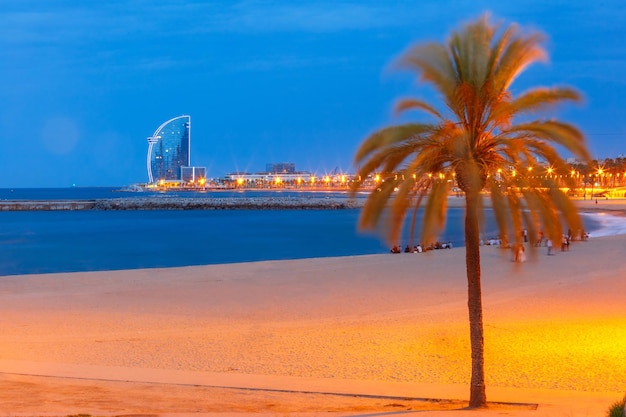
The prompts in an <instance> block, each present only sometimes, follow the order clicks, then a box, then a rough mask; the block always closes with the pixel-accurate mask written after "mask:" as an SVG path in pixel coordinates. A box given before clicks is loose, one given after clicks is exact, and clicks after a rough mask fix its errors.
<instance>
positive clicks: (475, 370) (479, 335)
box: [465, 191, 487, 408]
mask: <svg viewBox="0 0 626 417" xmlns="http://www.w3.org/2000/svg"><path fill="white" fill-rule="evenodd" d="M479 199H480V194H479V193H477V192H473V191H470V192H467V193H466V194H465V203H466V209H465V267H466V271H467V292H468V294H467V307H468V309H469V322H470V341H471V346H472V380H471V383H470V401H469V406H470V408H479V407H486V406H487V396H486V393H485V370H484V341H483V308H482V293H481V289H480V235H479V232H478V219H479V216H480V213H479V212H478V210H480V204H479V203H480V200H479Z"/></svg>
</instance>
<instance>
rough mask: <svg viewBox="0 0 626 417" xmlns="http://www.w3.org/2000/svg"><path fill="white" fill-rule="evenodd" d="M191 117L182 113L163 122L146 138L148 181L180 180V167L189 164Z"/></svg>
mask: <svg viewBox="0 0 626 417" xmlns="http://www.w3.org/2000/svg"><path fill="white" fill-rule="evenodd" d="M190 133H191V117H190V116H187V115H182V116H178V117H174V118H173V119H170V120H168V121H166V122H165V123H163V124H162V125H161V126H159V128H158V129H157V130H155V131H154V134H153V135H152V136H150V137H149V138H148V158H147V165H148V182H149V183H155V182H159V181H162V180H163V181H180V180H181V179H182V178H181V176H182V170H181V168H182V167H188V166H189V165H190V158H189V144H190V136H191V135H190Z"/></svg>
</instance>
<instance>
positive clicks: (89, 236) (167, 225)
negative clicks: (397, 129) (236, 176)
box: [0, 189, 615, 275]
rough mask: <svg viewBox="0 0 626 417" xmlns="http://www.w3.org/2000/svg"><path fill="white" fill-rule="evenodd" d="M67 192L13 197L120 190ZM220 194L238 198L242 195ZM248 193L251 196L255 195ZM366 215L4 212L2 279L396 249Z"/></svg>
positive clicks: (452, 227) (455, 225)
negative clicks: (366, 224)
mask: <svg viewBox="0 0 626 417" xmlns="http://www.w3.org/2000/svg"><path fill="white" fill-rule="evenodd" d="M60 190H61V191H57V192H55V191H51V190H49V189H48V190H46V189H41V190H37V191H35V192H33V191H31V192H26V191H23V190H20V191H13V192H11V191H8V193H12V194H13V195H14V194H15V193H16V192H17V193H18V194H19V195H20V198H24V199H34V198H36V197H34V196H33V195H37V196H38V197H37V198H46V199H55V198H59V199H66V198H73V199H92V198H109V197H106V195H108V194H110V193H112V192H114V191H112V189H84V190H81V191H79V192H76V191H75V190H74V191H71V190H72V189H60ZM6 192H7V191H6V190H3V191H2V192H0V196H2V198H5V197H4V195H5V194H6ZM125 194H126V193H124V195H125ZM129 194H133V193H129ZM137 194H143V193H137ZM218 195H219V196H224V197H233V195H235V196H236V195H241V193H234V194H233V193H218ZM256 195H257V196H259V197H265V196H267V195H274V196H275V195H276V194H275V193H273V192H272V193H260V194H256ZM344 195H345V194H344ZM245 196H247V197H250V193H248V194H245ZM213 197H214V198H219V197H215V196H213ZM130 198H132V197H130ZM463 213H464V211H463V209H456V208H451V209H449V210H448V219H447V223H446V229H445V231H444V233H442V235H441V239H442V242H448V241H449V242H451V243H452V244H453V246H455V247H458V246H462V245H463V241H464V238H463ZM358 216H359V210H358V209H342V210H189V211H185V210H137V211H96V210H93V211H14V212H0V275H15V274H33V273H53V272H73V271H99V270H116V269H137V268H157V267H175V266H187V265H205V264H221V263H234V262H249V261H262V260H282V259H299V258H318V257H334V256H350V255H365V254H377V253H388V252H389V245H388V244H387V243H386V242H385V240H384V238H383V234H382V233H380V232H376V231H373V232H369V233H365V232H361V231H359V230H358V229H357V223H358ZM584 219H585V224H586V228H587V230H589V231H591V233H592V236H596V235H601V234H602V230H603V226H608V227H615V225H614V224H608V223H611V222H610V221H609V220H606V221H605V223H606V224H603V223H602V218H600V221H598V220H596V219H595V218H594V217H590V216H585V217H584ZM605 219H608V218H605ZM607 222H608V223H607ZM419 223H420V221H419V219H418V224H419ZM482 233H483V235H484V237H485V238H489V237H495V236H496V234H497V228H496V226H495V223H494V221H493V216H492V215H491V212H490V211H489V210H487V211H486V215H485V225H484V227H483V230H482ZM403 236H404V237H403V238H402V241H400V242H397V243H398V244H399V245H402V246H403V247H404V246H405V245H406V244H411V245H412V244H413V243H416V242H409V236H410V233H409V231H408V230H405V231H404V233H403Z"/></svg>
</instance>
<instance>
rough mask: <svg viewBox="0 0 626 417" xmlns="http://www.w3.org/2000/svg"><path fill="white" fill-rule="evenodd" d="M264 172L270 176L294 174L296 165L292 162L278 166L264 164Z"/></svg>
mask: <svg viewBox="0 0 626 417" xmlns="http://www.w3.org/2000/svg"><path fill="white" fill-rule="evenodd" d="M265 171H266V172H269V173H271V174H295V172H296V164H294V163H292V162H282V163H278V164H266V165H265Z"/></svg>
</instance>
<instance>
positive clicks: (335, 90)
mask: <svg viewBox="0 0 626 417" xmlns="http://www.w3.org/2000/svg"><path fill="white" fill-rule="evenodd" d="M487 11H488V12H490V13H491V15H492V21H494V22H498V21H502V22H504V23H511V22H516V23H518V24H520V25H521V26H522V27H523V28H525V29H529V30H537V31H541V32H543V33H544V34H545V35H546V42H545V44H544V46H545V48H546V49H547V51H548V53H549V56H550V60H549V62H547V63H545V64H537V65H534V66H532V67H530V68H529V69H528V70H527V71H526V72H525V73H524V74H522V75H521V76H520V77H519V78H518V80H517V81H516V82H515V83H514V84H513V86H512V90H513V92H514V93H515V92H520V91H523V90H525V89H526V88H528V87H530V86H536V85H544V86H552V85H568V86H573V87H576V88H577V89H578V90H580V91H581V93H582V94H583V96H584V97H585V100H584V103H582V104H580V105H569V106H566V107H563V108H561V109H559V111H558V112H557V113H556V114H555V116H557V117H559V118H562V119H564V120H567V121H570V122H573V123H575V124H576V125H577V126H579V127H580V128H581V129H582V130H583V132H584V133H585V134H586V136H587V139H588V142H589V148H590V150H591V152H592V154H593V156H594V157H595V158H599V159H603V158H606V157H616V156H618V155H620V154H626V140H625V138H626V106H625V105H624V101H625V99H624V97H626V77H625V76H624V74H626V8H624V7H623V0H607V1H597V2H590V1H577V0H569V1H561V0H557V1H550V2H546V1H545V0H541V1H540V0H537V1H516V2H508V1H486V0H473V1H450V0H438V1H432V0H421V1H395V2H387V1H367V0H365V1H354V2H339V1H321V0H320V1H307V2H298V1H289V2H287V1H283V2H280V1H241V2H234V1H232V2H231V1H223V2H218V1H216V2H204V1H190V0H187V1H177V0H167V1H158V0H154V1H149V0H127V1H121V0H109V1H106V2H101V1H91V0H85V1H80V2H77V1H75V0H7V1H3V2H2V7H0V28H1V30H0V129H1V131H2V132H3V133H4V135H3V139H2V143H3V146H2V148H3V152H2V153H1V154H0V164H1V166H2V168H1V169H2V175H1V176H0V187H2V188H12V187H68V186H72V185H74V184H75V185H76V186H123V185H126V184H131V183H137V182H145V181H147V170H146V152H147V149H148V144H147V140H146V138H147V137H148V136H150V135H151V134H152V133H153V132H154V130H155V129H156V128H157V127H158V126H159V125H160V124H161V123H162V122H164V121H165V120H167V119H169V118H172V117H175V116H178V115H181V114H189V115H191V162H192V164H193V165H196V166H206V167H207V171H208V173H207V175H208V176H209V177H221V176H223V175H224V174H226V173H228V172H234V171H248V172H258V171H262V170H264V168H265V164H266V163H270V162H294V163H295V164H296V167H297V169H299V170H305V171H312V172H315V173H316V174H318V175H322V174H325V173H327V172H331V171H333V170H335V169H338V170H341V171H343V172H351V171H353V170H354V168H353V166H352V159H353V156H354V152H355V150H356V148H357V146H358V145H359V143H360V142H361V141H362V140H363V139H364V138H365V137H366V136H367V135H368V134H369V133H371V132H372V131H374V130H376V129H378V128H380V127H382V126H385V125H389V124H392V123H396V122H398V121H399V120H398V119H396V117H395V116H394V115H393V114H392V111H391V109H392V106H393V103H394V101H395V100H397V99H398V98H400V97H406V96H416V97H421V98H433V95H432V91H430V90H429V89H428V88H427V87H426V86H424V85H420V84H417V83H416V82H415V80H414V77H413V76H412V75H411V74H409V73H405V72H397V71H394V70H393V69H392V63H393V62H394V59H396V58H397V57H398V56H399V54H401V53H402V52H403V51H404V50H405V49H406V48H407V47H409V46H410V45H412V44H415V43H419V42H424V41H431V40H435V41H444V40H446V39H447V36H448V34H449V33H450V31H451V30H453V29H456V28H458V27H459V26H460V25H461V24H463V23H465V22H467V21H469V20H473V19H475V18H477V17H479V16H480V15H481V14H483V13H484V12H487ZM413 117H414V120H418V119H419V118H421V117H423V118H424V120H426V116H421V115H419V114H414V115H413Z"/></svg>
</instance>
